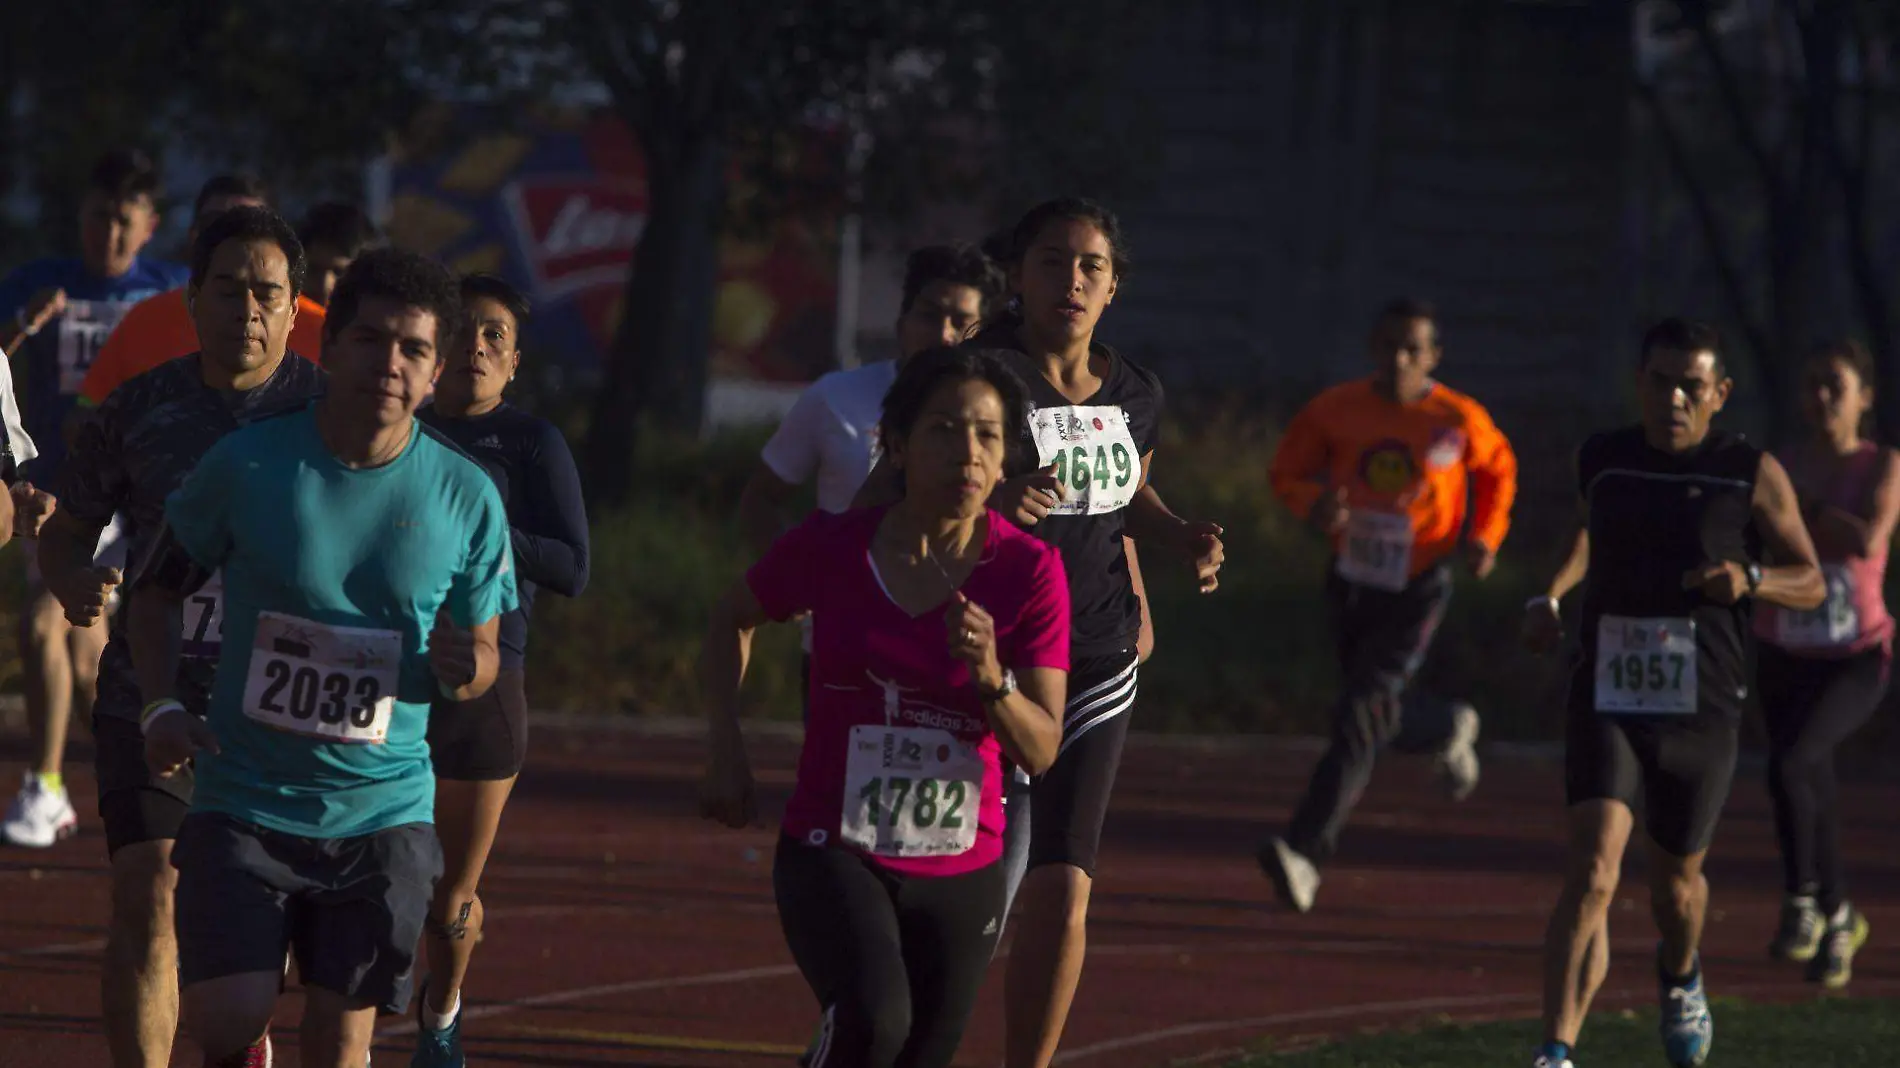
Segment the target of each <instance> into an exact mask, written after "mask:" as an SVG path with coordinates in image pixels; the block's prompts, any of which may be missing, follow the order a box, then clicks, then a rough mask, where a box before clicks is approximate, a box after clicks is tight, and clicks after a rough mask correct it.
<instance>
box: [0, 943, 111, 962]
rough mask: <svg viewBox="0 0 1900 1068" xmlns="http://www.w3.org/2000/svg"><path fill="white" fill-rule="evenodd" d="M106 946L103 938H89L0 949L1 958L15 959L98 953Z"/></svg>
mask: <svg viewBox="0 0 1900 1068" xmlns="http://www.w3.org/2000/svg"><path fill="white" fill-rule="evenodd" d="M104 948H106V940H105V939H103V938H92V939H87V940H86V941H84V942H60V943H58V944H56V945H51V946H34V947H32V948H31V949H4V950H0V960H15V959H18V958H23V957H63V956H66V955H68V954H75V955H76V954H82V953H96V952H98V951H100V950H102V949H104Z"/></svg>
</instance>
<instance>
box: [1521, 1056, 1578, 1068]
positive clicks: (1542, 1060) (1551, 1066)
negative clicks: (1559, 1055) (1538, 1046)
mask: <svg viewBox="0 0 1900 1068" xmlns="http://www.w3.org/2000/svg"><path fill="white" fill-rule="evenodd" d="M1531 1068H1577V1062H1575V1061H1573V1060H1571V1059H1570V1058H1568V1057H1565V1058H1564V1059H1563V1060H1552V1059H1551V1058H1550V1057H1549V1056H1548V1055H1546V1054H1542V1053H1539V1054H1538V1055H1537V1059H1536V1060H1534V1061H1532V1062H1531Z"/></svg>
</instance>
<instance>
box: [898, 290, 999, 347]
mask: <svg viewBox="0 0 1900 1068" xmlns="http://www.w3.org/2000/svg"><path fill="white" fill-rule="evenodd" d="M982 319H983V294H982V292H981V291H979V290H978V289H977V288H976V287H975V286H966V285H963V284H961V283H958V282H949V281H944V280H943V279H938V280H937V281H934V282H926V283H925V284H924V287H923V288H922V289H921V290H918V292H917V299H916V300H913V301H911V302H910V307H909V308H908V309H906V310H905V312H904V314H902V315H900V316H898V317H897V351H898V353H899V354H900V355H901V356H902V357H903V358H904V359H909V358H910V357H912V356H915V355H917V354H918V353H920V352H927V351H929V350H931V349H934V348H939V347H942V346H945V345H957V344H960V343H962V342H963V341H964V340H965V339H967V338H968V337H969V336H970V335H971V334H972V333H974V332H975V331H976V328H977V326H978V325H980V324H981V322H982Z"/></svg>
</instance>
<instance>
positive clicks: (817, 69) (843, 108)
mask: <svg viewBox="0 0 1900 1068" xmlns="http://www.w3.org/2000/svg"><path fill="white" fill-rule="evenodd" d="M1153 10H1154V5H1152V4H1143V3H1141V2H1140V0H1097V2H1096V3H1093V4H1090V5H1080V6H1078V5H1068V4H1062V3H1058V2H1056V0H825V2H824V3H785V2H783V0H325V2H324V3H322V4H319V5H314V6H313V5H310V4H307V3H293V2H291V0H230V2H226V3H219V4H154V3H147V2H143V0H92V2H88V3H83V4H35V3H0V99H6V100H10V101H13V102H14V107H13V108H12V109H11V110H10V112H7V113H0V161H6V163H7V165H8V167H9V168H10V171H9V173H6V174H4V175H3V176H0V177H3V178H4V179H5V180H7V181H9V182H11V183H14V187H15V188H24V189H26V190H28V191H30V192H31V193H32V194H34V195H35V197H36V199H37V200H38V202H39V204H40V205H41V206H42V210H41V211H40V213H39V214H38V217H37V218H35V219H32V220H26V224H27V225H26V230H25V232H22V233H14V234H11V235H10V234H8V233H7V232H5V231H3V230H0V241H4V242H5V243H4V244H0V257H4V259H5V260H6V261H15V260H17V259H18V258H19V257H20V256H21V255H23V254H24V253H26V252H27V251H44V250H46V249H49V248H57V247H64V246H66V244H67V243H68V241H69V240H70V220H71V218H72V216H73V210H74V208H75V207H76V204H75V200H76V195H77V190H76V188H75V185H76V182H77V180H78V178H79V177H80V176H83V175H84V174H85V172H86V170H87V167H88V165H89V163H90V161H91V160H92V158H93V157H94V156H96V155H97V154H98V153H99V152H100V151H101V150H103V149H105V148H107V147H110V146H113V145H119V144H135V145H139V146H141V147H144V148H146V149H147V150H148V151H150V152H152V154H153V155H154V156H155V157H157V158H159V159H160V160H161V162H162V161H163V160H164V158H165V157H166V156H167V155H168V154H176V152H175V150H177V149H180V148H188V149H189V150H190V152H191V154H192V155H194V156H195V157H198V158H202V159H204V160H206V161H208V162H210V163H212V164H214V165H226V166H235V167H243V168H246V169H250V170H254V171H256V172H258V173H260V174H262V175H263V176H264V177H265V178H267V179H269V180H271V181H272V182H273V184H274V185H278V186H280V187H281V186H291V187H295V188H299V189H312V188H324V187H331V188H335V187H339V186H340V187H343V188H347V187H348V186H349V185H350V184H351V183H352V182H354V181H355V180H356V176H358V175H360V173H361V168H362V166H363V165H364V164H365V163H366V162H367V161H368V160H370V159H373V158H374V157H376V156H377V155H378V154H379V153H380V152H381V151H382V150H383V149H384V148H385V146H386V145H387V144H388V143H389V139H390V138H391V137H392V136H393V135H394V134H396V133H397V132H398V131H401V130H402V129H404V128H405V126H406V125H407V123H408V122H409V120H410V118H411V117H412V116H413V115H414V114H415V113H416V111H417V110H418V109H419V107H420V106H421V105H422V104H424V103H426V102H428V101H431V100H440V99H469V98H475V99H489V100H497V99H499V100H503V101H507V102H511V103H518V104H520V105H521V106H523V107H524V108H525V107H529V106H532V105H534V104H536V103H542V102H547V101H550V100H568V101H571V100H575V99H581V100H586V99H594V100H599V99H602V98H603V97H604V99H605V100H607V101H608V102H609V103H610V105H611V107H612V108H613V110H614V111H615V112H616V113H617V114H618V115H619V116H620V117H621V118H622V119H623V120H625V121H626V123H627V124H628V125H629V127H630V128H631V129H632V130H633V131H634V133H635V136H636V137H637V139H638V141H639V143H640V145H641V147H642V148H643V150H644V152H645V156H646V164H647V168H648V181H649V183H650V189H649V203H650V206H651V210H650V216H649V221H648V225H647V229H646V231H645V234H644V236H643V239H642V241H641V244H640V246H639V250H638V252H637V254H636V259H635V261H634V264H633V268H632V271H631V272H630V275H629V278H628V282H627V293H626V298H625V302H624V305H623V306H624V308H625V309H626V310H625V313H624V314H623V316H622V326H621V329H620V332H619V336H618V337H617V338H616V339H615V341H614V345H613V352H612V355H611V358H610V359H609V360H608V362H607V373H606V376H605V380H604V382H603V385H602V388H601V390H600V392H599V395H598V397H597V400H596V406H595V412H596V415H595V418H594V419H593V420H592V430H591V432H590V437H589V441H588V442H587V445H586V449H585V453H584V461H583V463H584V466H585V467H586V469H587V472H588V475H589V476H590V477H589V482H590V484H591V485H592V487H593V488H594V489H595V490H596V492H598V493H599V494H600V498H601V500H602V502H603V503H612V502H614V501H616V500H618V499H620V498H622V497H623V496H624V493H625V491H626V489H627V488H628V486H627V479H628V474H627V472H628V471H629V470H630V465H629V464H628V462H627V461H628V458H629V457H630V456H631V451H632V449H633V447H634V435H635V428H636V427H637V426H639V425H643V424H648V425H653V426H655V427H657V428H659V429H661V430H662V431H669V432H676V433H682V434H692V433H695V432H696V431H697V430H698V429H699V424H700V416H701V413H702V412H703V410H704V398H705V391H706V385H707V382H706V378H707V374H706V372H707V368H706V361H707V355H708V351H709V347H710V346H709V342H710V333H711V322H712V297H713V289H714V280H715V277H716V275H715V269H716V252H717V242H718V237H719V235H720V233H721V232H722V230H723V229H725V228H731V227H744V226H746V225H748V224H749V223H753V222H757V221H758V220H760V219H764V218H771V217H782V216H783V215H784V214H785V213H787V212H805V211H809V212H812V213H814V215H817V214H819V213H822V214H823V215H824V216H826V217H831V216H835V214H836V213H838V212H840V211H847V212H856V213H862V214H867V215H873V216H902V215H905V214H908V213H910V212H912V211H914V210H916V209H917V208H919V207H920V206H921V205H922V204H924V203H926V202H928V201H929V200H931V199H934V198H943V197H958V198H971V197H976V198H979V201H980V202H981V203H983V204H984V206H986V207H999V208H1000V207H1001V206H1003V205H1008V206H1010V207H1014V206H1015V205H1016V204H1018V203H1019V202H1020V201H1022V200H1023V199H1025V198H1027V197H1029V196H1032V195H1045V194H1047V193H1049V192H1051V191H1054V190H1058V189H1060V190H1084V191H1089V192H1094V193H1098V194H1113V193H1118V192H1126V191H1128V190H1130V189H1132V188H1134V187H1135V186H1136V185H1138V184H1139V183H1140V182H1141V181H1142V180H1143V177H1144V171H1143V168H1142V166H1141V162H1142V157H1141V156H1140V154H1139V150H1133V151H1131V149H1130V146H1131V145H1141V144H1151V143H1154V141H1155V139H1154V138H1149V137H1144V136H1142V135H1141V133H1140V125H1141V122H1142V121H1143V118H1144V117H1143V116H1142V115H1139V114H1131V113H1130V112H1129V111H1128V105H1127V104H1126V103H1125V99H1126V96H1127V95H1129V94H1118V97H1119V98H1120V99H1122V100H1123V101H1124V102H1123V103H1121V104H1120V105H1118V106H1117V107H1115V108H1110V107H1109V106H1107V105H1106V104H1105V102H1104V101H1105V99H1106V96H1107V93H1108V90H1109V87H1110V86H1111V85H1112V84H1114V83H1115V82H1117V81H1120V80H1125V77H1124V76H1125V73H1126V72H1125V70H1124V66H1125V63H1126V57H1127V56H1128V54H1129V45H1130V44H1132V43H1134V42H1136V41H1138V40H1139V39H1140V36H1141V34H1142V33H1143V32H1144V29H1143V27H1144V25H1145V20H1146V19H1147V18H1150V17H1153V16H1152V15H1151V14H1150V13H1151V12H1153ZM9 118H10V121H8V119H9ZM814 131H816V132H819V133H820V134H821V135H823V136H826V137H828V138H829V141H828V142H827V143H828V144H830V145H831V146H833V147H834V148H835V151H832V152H829V153H826V154H824V157H823V158H820V159H814V158H813V154H812V153H810V152H808V151H807V152H795V151H793V146H794V145H798V144H809V143H810V141H811V135H812V133H813V132H814ZM735 176H736V177H735ZM735 181H737V182H740V183H742V184H741V185H740V186H739V187H738V188H737V189H734V188H732V187H731V184H730V183H733V182H735ZM734 192H737V193H739V194H740V195H739V196H736V197H735V196H733V195H731V194H733V193H734ZM735 203H736V204H737V206H738V210H736V211H733V210H731V209H730V208H729V205H732V204H735ZM9 238H11V240H8V239H9Z"/></svg>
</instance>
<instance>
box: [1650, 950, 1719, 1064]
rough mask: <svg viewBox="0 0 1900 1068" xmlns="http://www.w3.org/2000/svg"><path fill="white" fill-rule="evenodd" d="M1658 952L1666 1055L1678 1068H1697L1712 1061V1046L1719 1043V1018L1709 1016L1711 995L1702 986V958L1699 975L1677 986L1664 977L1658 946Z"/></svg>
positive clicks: (1658, 981) (1663, 1038) (1696, 963)
mask: <svg viewBox="0 0 1900 1068" xmlns="http://www.w3.org/2000/svg"><path fill="white" fill-rule="evenodd" d="M1656 952H1657V957H1658V963H1657V968H1656V973H1657V985H1658V987H1659V995H1660V997H1659V1000H1660V1001H1661V1002H1662V1028H1661V1030H1662V1044H1663V1055H1664V1056H1666V1057H1668V1058H1669V1063H1670V1064H1673V1065H1675V1066H1676V1068H1696V1066H1697V1065H1700V1064H1701V1063H1702V1062H1703V1061H1706V1060H1708V1059H1709V1047H1710V1046H1712V1045H1714V1044H1715V1018H1714V1017H1713V1016H1710V1015H1709V995H1708V992H1707V991H1706V990H1705V989H1703V985H1702V958H1701V957H1700V955H1698V956H1697V957H1696V962H1695V973H1694V974H1693V975H1691V976H1690V977H1689V980H1688V982H1685V983H1677V982H1675V981H1674V980H1673V979H1670V978H1669V977H1667V976H1664V975H1663V974H1662V966H1661V961H1660V958H1661V956H1662V947H1661V946H1657V947H1656Z"/></svg>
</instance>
